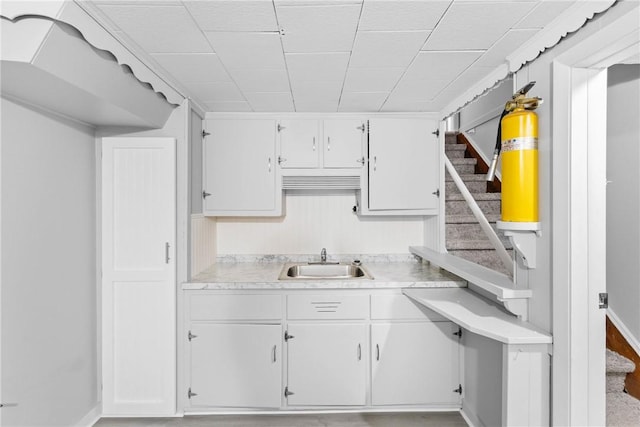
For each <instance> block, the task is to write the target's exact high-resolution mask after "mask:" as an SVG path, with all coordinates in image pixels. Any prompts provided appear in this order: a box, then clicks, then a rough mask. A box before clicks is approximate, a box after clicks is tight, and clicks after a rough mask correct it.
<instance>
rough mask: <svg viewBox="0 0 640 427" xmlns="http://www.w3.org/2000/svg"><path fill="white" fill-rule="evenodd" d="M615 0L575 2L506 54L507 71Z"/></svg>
mask: <svg viewBox="0 0 640 427" xmlns="http://www.w3.org/2000/svg"><path fill="white" fill-rule="evenodd" d="M615 2H616V0H607V1H588V2H577V3H576V4H574V5H573V6H572V7H570V8H569V9H568V10H567V12H566V13H565V14H562V15H560V17H559V18H557V19H556V20H555V21H553V22H552V23H551V25H549V26H547V27H545V28H544V29H543V30H541V31H540V32H539V33H537V34H536V35H535V36H534V37H532V38H531V39H530V40H528V41H527V42H526V43H525V44H524V45H522V47H521V48H520V49H518V50H517V51H516V52H515V53H514V54H512V55H509V56H507V58H506V59H507V62H508V64H509V71H511V72H516V71H518V70H519V69H520V68H522V67H523V66H524V65H525V64H527V63H528V62H531V61H533V60H534V59H536V58H537V57H538V56H540V55H541V54H542V53H543V52H544V51H546V50H547V49H550V48H552V47H554V46H555V45H557V44H558V43H560V41H561V40H562V39H563V38H565V37H566V36H567V35H569V34H571V33H574V32H576V31H578V30H579V29H581V28H582V27H584V26H585V25H586V24H587V22H589V21H590V20H591V19H593V17H594V16H596V15H597V14H598V13H602V12H604V11H605V10H607V9H609V8H610V7H611V6H613V4H614V3H615Z"/></svg>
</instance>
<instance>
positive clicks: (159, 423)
mask: <svg viewBox="0 0 640 427" xmlns="http://www.w3.org/2000/svg"><path fill="white" fill-rule="evenodd" d="M209 426H211V427H333V426H335V427H418V426H420V427H467V423H466V422H465V421H464V419H463V418H462V416H461V415H460V414H459V413H458V412H422V413H413V412H411V413H384V414H380V413H377V414H313V415H277V414H274V415H192V416H186V417H184V418H102V419H101V420H100V421H98V422H97V423H96V424H94V427H209Z"/></svg>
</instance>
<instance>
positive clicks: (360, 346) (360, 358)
mask: <svg viewBox="0 0 640 427" xmlns="http://www.w3.org/2000/svg"><path fill="white" fill-rule="evenodd" d="M358 360H362V345H360V343H358Z"/></svg>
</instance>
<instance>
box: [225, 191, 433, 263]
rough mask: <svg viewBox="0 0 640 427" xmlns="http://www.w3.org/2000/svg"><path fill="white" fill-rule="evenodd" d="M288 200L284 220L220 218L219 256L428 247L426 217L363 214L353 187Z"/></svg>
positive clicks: (290, 195)
mask: <svg viewBox="0 0 640 427" xmlns="http://www.w3.org/2000/svg"><path fill="white" fill-rule="evenodd" d="M285 198H286V216H285V217H284V218H222V217H221V218H218V220H217V223H218V224H217V236H218V242H217V244H218V254H219V255H225V254H315V253H318V254H319V253H320V250H321V249H322V248H323V247H324V248H327V252H329V253H330V254H374V253H386V254H389V253H407V252H408V251H409V246H410V245H422V239H423V226H424V224H423V218H422V217H399V218H375V217H367V218H364V217H358V216H357V215H355V214H354V213H353V212H352V208H353V205H354V204H355V200H356V199H355V194H354V192H353V191H344V192H340V193H336V192H334V193H329V194H327V193H324V194H323V193H320V192H317V191H316V192H287V194H286V196H285Z"/></svg>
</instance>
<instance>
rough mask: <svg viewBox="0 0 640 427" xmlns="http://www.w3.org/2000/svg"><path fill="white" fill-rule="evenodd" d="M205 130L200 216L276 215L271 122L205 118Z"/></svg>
mask: <svg viewBox="0 0 640 427" xmlns="http://www.w3.org/2000/svg"><path fill="white" fill-rule="evenodd" d="M205 130H206V132H208V133H209V135H207V136H206V137H205V139H204V147H203V158H204V165H203V190H204V192H203V197H204V206H203V211H204V214H205V215H209V216H280V215H281V214H282V190H281V186H280V184H279V182H278V179H277V178H278V177H277V170H276V169H277V168H276V162H277V158H276V121H275V120H259V119H252V120H244V119H209V120H206V121H205Z"/></svg>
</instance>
